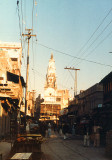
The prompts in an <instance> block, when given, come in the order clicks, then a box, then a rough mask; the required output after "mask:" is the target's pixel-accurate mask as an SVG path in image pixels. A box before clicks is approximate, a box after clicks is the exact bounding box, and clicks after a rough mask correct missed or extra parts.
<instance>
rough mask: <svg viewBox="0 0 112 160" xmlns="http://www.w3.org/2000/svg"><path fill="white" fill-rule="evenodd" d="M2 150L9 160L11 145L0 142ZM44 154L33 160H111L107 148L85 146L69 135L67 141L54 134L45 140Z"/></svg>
mask: <svg viewBox="0 0 112 160" xmlns="http://www.w3.org/2000/svg"><path fill="white" fill-rule="evenodd" d="M0 149H1V151H2V153H3V156H2V160H9V157H10V156H9V155H8V154H9V152H10V149H11V144H10V143H8V142H0ZM41 151H42V153H36V154H33V156H32V159H33V160H75V159H76V160H110V159H109V158H107V157H106V155H105V148H103V147H99V148H95V147H93V146H92V145H91V146H90V147H84V146H83V139H82V137H80V136H71V135H68V138H67V139H66V140H64V139H63V135H61V136H60V135H59V134H58V133H57V132H56V133H54V132H52V135H51V137H50V138H45V139H44V142H43V143H42V145H41Z"/></svg>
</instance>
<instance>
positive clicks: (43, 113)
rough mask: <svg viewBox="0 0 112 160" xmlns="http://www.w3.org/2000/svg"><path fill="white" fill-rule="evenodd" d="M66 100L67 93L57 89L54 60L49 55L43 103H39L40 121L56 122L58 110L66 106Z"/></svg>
mask: <svg viewBox="0 0 112 160" xmlns="http://www.w3.org/2000/svg"><path fill="white" fill-rule="evenodd" d="M68 100H69V91H68V90H58V88H57V82H56V67H55V60H54V58H53V54H51V58H50V60H49V64H48V68H47V74H46V83H45V87H44V102H43V103H41V109H40V119H44V120H45V119H46V120H58V117H59V113H60V110H61V109H63V108H65V107H67V106H68Z"/></svg>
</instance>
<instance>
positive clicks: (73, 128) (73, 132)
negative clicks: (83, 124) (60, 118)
mask: <svg viewBox="0 0 112 160" xmlns="http://www.w3.org/2000/svg"><path fill="white" fill-rule="evenodd" d="M72 135H73V136H74V135H75V125H74V124H73V126H72Z"/></svg>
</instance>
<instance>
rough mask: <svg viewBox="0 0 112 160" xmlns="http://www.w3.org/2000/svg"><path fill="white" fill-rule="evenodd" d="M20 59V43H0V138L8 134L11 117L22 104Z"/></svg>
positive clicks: (23, 83)
mask: <svg viewBox="0 0 112 160" xmlns="http://www.w3.org/2000/svg"><path fill="white" fill-rule="evenodd" d="M21 57H22V47H21V44H20V43H9V42H0V126H1V127H0V136H5V135H6V134H9V133H10V119H11V116H12V115H13V113H16V114H17V110H18V108H19V106H20V104H21V102H22V97H23V87H25V82H24V79H23V77H22V76H21ZM15 116H17V115H15Z"/></svg>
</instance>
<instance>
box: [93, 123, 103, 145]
mask: <svg viewBox="0 0 112 160" xmlns="http://www.w3.org/2000/svg"><path fill="white" fill-rule="evenodd" d="M100 129H101V127H100V126H99V125H98V126H94V127H93V131H94V147H99V146H100Z"/></svg>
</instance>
